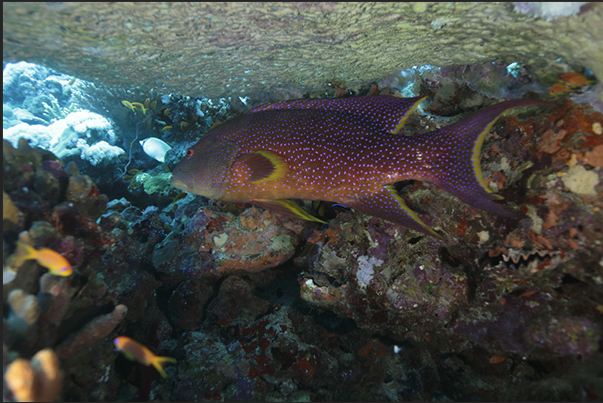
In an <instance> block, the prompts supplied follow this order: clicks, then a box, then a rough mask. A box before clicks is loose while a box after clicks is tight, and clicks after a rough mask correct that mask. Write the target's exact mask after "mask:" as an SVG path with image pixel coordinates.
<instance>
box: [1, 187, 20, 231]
mask: <svg viewBox="0 0 603 403" xmlns="http://www.w3.org/2000/svg"><path fill="white" fill-rule="evenodd" d="M22 226H23V213H21V211H19V209H18V208H17V206H15V203H13V201H12V200H11V199H10V196H9V195H8V194H6V192H5V191H4V190H3V191H2V228H3V230H4V231H11V230H16V231H18V230H19V229H20V228H22Z"/></svg>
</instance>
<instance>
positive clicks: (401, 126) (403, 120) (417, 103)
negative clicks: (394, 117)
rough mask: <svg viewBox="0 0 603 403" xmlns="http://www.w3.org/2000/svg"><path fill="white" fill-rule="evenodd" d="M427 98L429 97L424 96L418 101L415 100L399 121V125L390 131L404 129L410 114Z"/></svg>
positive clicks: (393, 132)
mask: <svg viewBox="0 0 603 403" xmlns="http://www.w3.org/2000/svg"><path fill="white" fill-rule="evenodd" d="M425 98H427V96H424V97H423V98H421V99H419V100H418V101H417V102H415V104H414V105H413V106H412V107H411V108H410V109H409V110H408V111H407V112H406V113H405V114H404V116H402V119H400V121H399V122H398V126H396V128H395V129H394V130H392V131H391V132H390V133H391V134H398V133H400V130H402V128H403V127H404V124H405V123H406V121H407V120H408V117H409V116H410V114H411V113H413V112H414V111H415V109H417V108H418V107H419V104H420V103H421V102H423V100H424V99H425Z"/></svg>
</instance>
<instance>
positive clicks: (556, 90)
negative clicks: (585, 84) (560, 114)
mask: <svg viewBox="0 0 603 403" xmlns="http://www.w3.org/2000/svg"><path fill="white" fill-rule="evenodd" d="M566 92H572V89H571V88H570V87H568V86H566V85H564V84H553V86H552V87H551V89H550V90H549V95H553V96H559V95H561V94H564V93H566Z"/></svg>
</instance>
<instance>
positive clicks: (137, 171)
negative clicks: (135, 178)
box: [128, 168, 142, 175]
mask: <svg viewBox="0 0 603 403" xmlns="http://www.w3.org/2000/svg"><path fill="white" fill-rule="evenodd" d="M128 172H129V173H131V174H132V175H138V174H141V173H142V171H141V170H140V169H136V168H132V169H130V170H129V171H128Z"/></svg>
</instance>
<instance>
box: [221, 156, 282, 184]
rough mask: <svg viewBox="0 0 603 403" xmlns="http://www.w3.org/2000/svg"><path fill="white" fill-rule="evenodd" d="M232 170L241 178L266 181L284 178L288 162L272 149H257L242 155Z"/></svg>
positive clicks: (258, 181)
mask: <svg viewBox="0 0 603 403" xmlns="http://www.w3.org/2000/svg"><path fill="white" fill-rule="evenodd" d="M231 170H232V172H233V173H234V174H235V175H236V176H237V177H239V178H240V180H243V181H246V182H251V183H260V182H261V183H265V182H271V181H274V180H278V179H281V178H283V177H284V176H285V175H286V173H287V164H286V163H285V161H283V159H282V158H281V157H280V156H279V155H277V154H275V153H273V152H271V151H268V150H256V151H252V152H249V153H247V154H243V155H241V156H240V157H239V158H238V159H237V161H236V162H235V163H234V165H233V166H232V169H231Z"/></svg>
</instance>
